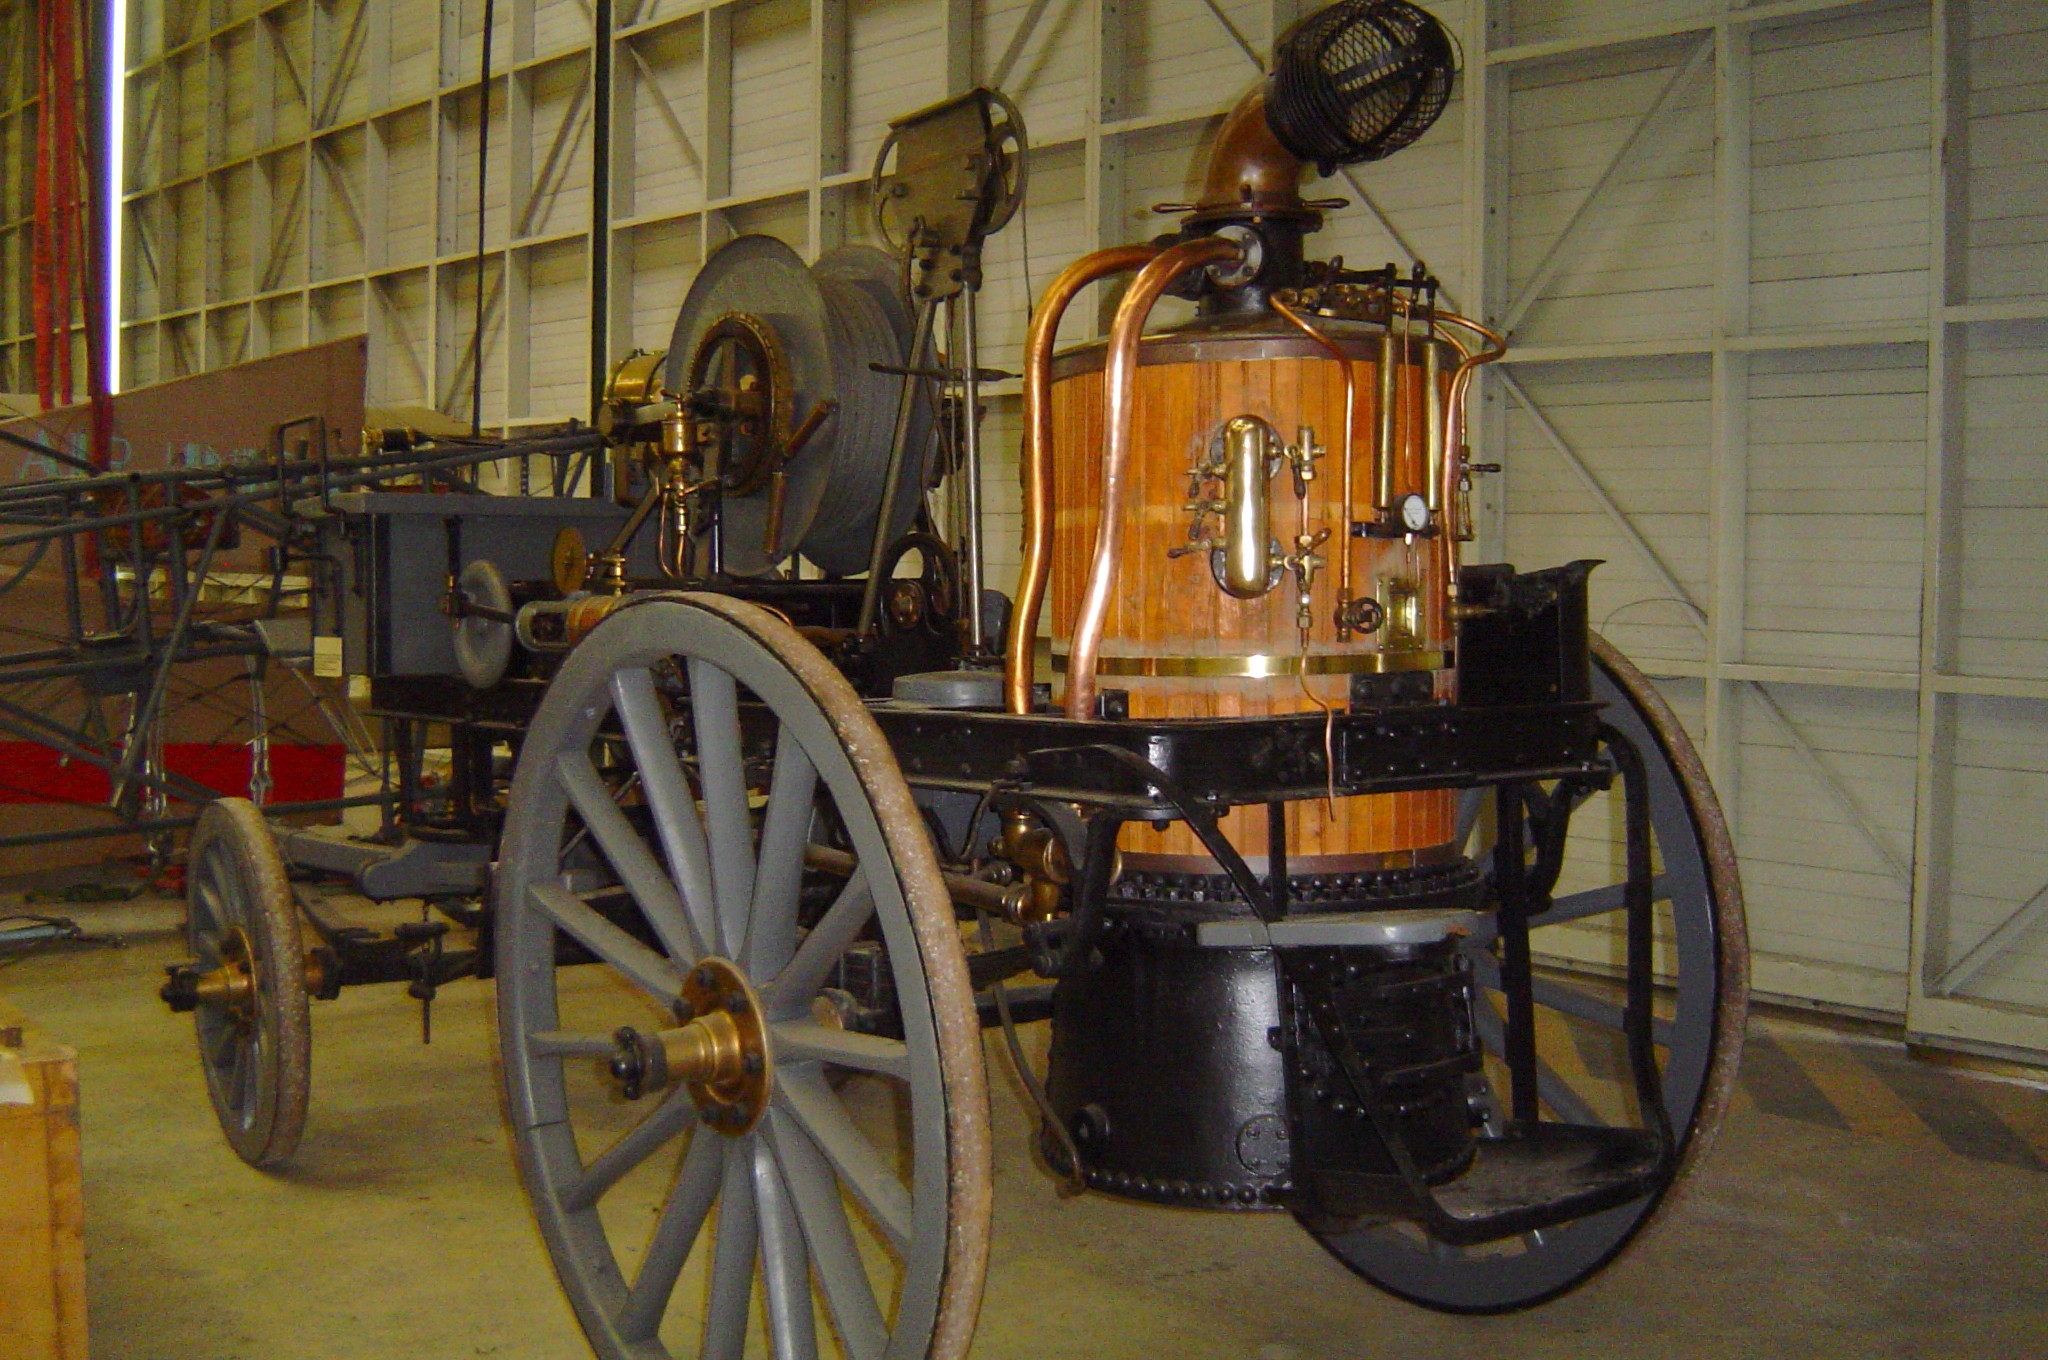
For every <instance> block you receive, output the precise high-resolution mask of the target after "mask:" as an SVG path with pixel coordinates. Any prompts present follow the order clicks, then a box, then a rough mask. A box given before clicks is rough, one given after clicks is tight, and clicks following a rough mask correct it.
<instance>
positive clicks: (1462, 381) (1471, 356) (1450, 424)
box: [1436, 312, 1508, 582]
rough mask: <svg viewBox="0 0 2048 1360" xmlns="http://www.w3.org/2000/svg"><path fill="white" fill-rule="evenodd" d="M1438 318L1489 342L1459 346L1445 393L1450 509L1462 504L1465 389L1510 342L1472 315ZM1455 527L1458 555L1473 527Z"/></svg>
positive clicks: (1444, 502)
mask: <svg viewBox="0 0 2048 1360" xmlns="http://www.w3.org/2000/svg"><path fill="white" fill-rule="evenodd" d="M1436 319H1437V321H1438V323H1439V324H1449V325H1453V326H1459V327H1462V328H1464V329H1465V330H1468V331H1471V332H1473V333H1474V334H1476V335H1478V336H1479V337H1480V338H1481V339H1482V340H1484V341H1485V342H1486V348H1485V349H1482V350H1480V351H1479V352H1478V353H1476V354H1475V353H1472V352H1470V351H1467V350H1465V347H1464V346H1463V345H1459V346H1458V349H1459V350H1460V352H1461V353H1463V354H1464V358H1462V359H1461V360H1460V361H1459V363H1458V367H1457V368H1456V369H1455V370H1454V371H1453V372H1452V374H1451V388H1450V391H1449V392H1447V393H1446V394H1445V396H1444V405H1445V406H1446V407H1447V408H1448V412H1449V413H1448V416H1447V417H1446V419H1445V420H1444V466H1443V478H1444V480H1443V486H1442V487H1441V488H1440V489H1439V491H1438V494H1439V495H1440V496H1441V497H1442V498H1443V499H1442V500H1441V502H1439V503H1440V504H1442V505H1443V506H1444V507H1445V508H1446V509H1447V510H1448V509H1449V508H1450V507H1452V506H1455V505H1456V504H1457V503H1458V500H1457V496H1458V474H1459V472H1460V470H1461V469H1460V466H1459V464H1460V463H1461V462H1462V461H1463V460H1462V459H1460V458H1459V457H1458V450H1459V449H1460V448H1462V447H1463V446H1464V443H1465V391H1466V389H1467V388H1468V387H1470V386H1471V383H1472V374H1473V373H1474V372H1475V371H1476V370H1477V369H1478V368H1479V367H1480V366H1481V365H1483V364H1490V363H1493V362H1494V361H1495V360H1497V359H1499V358H1500V357H1501V356H1502V355H1504V354H1506V353H1507V352H1508V342H1507V339H1506V337H1504V336H1502V335H1501V334H1500V333H1499V332H1498V331H1494V330H1491V329H1489V328H1488V327H1485V326H1482V325H1480V324H1479V323H1478V322H1477V321H1474V320H1472V319H1470V318H1469V317H1463V316H1459V315H1458V314H1456V313H1455V312H1439V313H1438V314H1437V318H1436ZM1453 343H1454V344H1455V343H1456V342H1455V341H1453ZM1451 528H1452V530H1453V535H1454V536H1453V539H1452V545H1451V546H1452V553H1453V554H1454V556H1455V553H1456V539H1455V533H1456V532H1461V531H1464V530H1468V529H1470V528H1471V526H1470V525H1465V524H1459V525H1453V526H1451ZM1456 579H1457V578H1456V574H1455V572H1454V573H1453V575H1452V580H1453V581H1454V582H1455V581H1456Z"/></svg>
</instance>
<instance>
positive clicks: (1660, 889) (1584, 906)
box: [1466, 874, 1671, 948]
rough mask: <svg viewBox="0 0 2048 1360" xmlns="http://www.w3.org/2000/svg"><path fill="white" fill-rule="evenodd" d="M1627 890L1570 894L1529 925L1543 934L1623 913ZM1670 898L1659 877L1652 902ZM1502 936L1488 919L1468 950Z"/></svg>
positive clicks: (1478, 927)
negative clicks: (1575, 923) (1546, 931)
mask: <svg viewBox="0 0 2048 1360" xmlns="http://www.w3.org/2000/svg"><path fill="white" fill-rule="evenodd" d="M1625 886H1626V885H1624V884H1621V883H1610V884H1608V885H1607V886H1605V887H1601V888H1588V889H1586V890H1585V891H1583V892H1575V893H1567V894H1566V895H1565V896H1563V897H1559V898H1556V899H1554V900H1553V901H1552V902H1551V904H1550V906H1549V907H1548V908H1547V909H1546V910H1544V911H1543V912H1542V913H1541V914H1540V915H1536V916H1532V917H1530V918H1529V925H1530V927H1531V929H1536V930H1541V929H1543V928H1545V927H1547V926H1561V925H1568V924H1570V923H1571V922H1573V921H1586V920H1590V919H1592V918H1593V917H1595V916H1605V915H1606V914H1607V913H1609V912H1612V911H1620V910H1621V909H1622V907H1623V906H1625V905H1626V903H1625V902H1624V901H1623V898H1622V892H1623V890H1624V888H1625ZM1670 897H1671V883H1670V880H1669V879H1668V878H1667V877H1666V876H1665V875H1663V874H1658V875H1656V876H1655V877H1654V878H1652V879H1651V880H1650V900H1651V901H1652V902H1664V901H1669V900H1670ZM1498 934H1499V931H1498V930H1497V929H1496V928H1495V922H1494V919H1493V917H1491V916H1487V917H1485V918H1483V919H1482V920H1480V921H1479V922H1478V924H1477V925H1475V926H1474V927H1473V929H1472V932H1471V933H1470V935H1468V936H1467V937H1466V947H1467V948H1472V947H1474V946H1480V945H1489V944H1492V943H1493V941H1494V938H1495V936H1496V935H1498Z"/></svg>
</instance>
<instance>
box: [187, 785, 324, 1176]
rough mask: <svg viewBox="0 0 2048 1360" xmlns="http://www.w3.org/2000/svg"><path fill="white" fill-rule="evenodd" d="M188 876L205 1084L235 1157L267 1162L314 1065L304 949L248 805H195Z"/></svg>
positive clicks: (280, 1155) (289, 1138) (280, 1147)
mask: <svg viewBox="0 0 2048 1360" xmlns="http://www.w3.org/2000/svg"><path fill="white" fill-rule="evenodd" d="M185 874H186V880H185V881H186V895H185V900H186V907H187V914H186V926H185V929H186V939H187V943H188V945H189V947H190V949H191V951H192V956H193V959H194V961H195V962H194V964H193V968H192V971H193V972H194V973H195V974H196V975H197V978H198V983H199V986H198V989H197V998H196V999H197V1004H196V1005H195V1006H194V1007H193V1010H192V1018H193V1024H194V1028H195V1029H196V1030H197V1032H198V1036H199V1061H200V1066H201V1068H202V1069H203V1070H204V1071H205V1073H206V1092H207V1095H208V1096H209V1097H210V1098H211V1099H212V1101H213V1112H214V1114H215V1116H216V1117H217V1118H218V1119H219V1120H220V1128H221V1132H222V1133H223V1134H225V1135H226V1136H227V1140H228V1145H229V1146H230V1147H232V1148H234V1150H235V1154H236V1155H237V1156H239V1157H240V1158H241V1159H242V1160H243V1161H245V1162H247V1163H248V1164H249V1165H251V1166H275V1165H277V1164H278V1163H280V1162H282V1161H284V1160H285V1159H286V1158H287V1157H290V1156H291V1155H292V1153H293V1152H294V1151H296V1150H297V1148H298V1146H299V1136H300V1134H301V1133H303V1132H304V1131H305V1127H306V1102H307V1098H308V1095H309V1092H310V1090H311V1084H312V1065H313V1040H312V1019H311V1016H310V1014H309V1008H308V1005H307V994H306V963H305V952H304V949H303V947H302V945H301V943H300V940H299V918H298V909H297V907H296V906H295V905H294V903H293V901H292V890H291V883H290V881H289V879H288V878H287V877H286V875H285V867H284V859H283V857H282V856H280V855H279V854H278V851H277V842H276V841H275V840H274V839H272V837H271V834H270V828H269V826H268V825H266V824H265V822H264V820H263V814H262V813H261V812H260V811H259V810H258V809H257V807H256V805H255V804H254V803H252V802H250V801H249V800H248V799H246V798H222V799H220V800H218V801H216V802H213V803H209V804H207V806H206V808H205V810H204V811H203V812H201V813H200V814H199V824H198V826H197V827H196V828H195V829H194V830H193V833H192V844H191V848H190V850H189V851H188V854H187V861H186V871H185Z"/></svg>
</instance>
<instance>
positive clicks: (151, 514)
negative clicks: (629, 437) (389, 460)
mask: <svg viewBox="0 0 2048 1360" xmlns="http://www.w3.org/2000/svg"><path fill="white" fill-rule="evenodd" d="M553 442H554V441H547V443H548V445H549V446H550V447H551V446H552V444H553ZM596 442H597V436H595V435H579V436H577V437H576V438H575V440H574V441H573V442H572V443H570V444H569V447H572V448H587V447H590V446H592V445H594V444H595V443H596ZM522 451H525V452H532V451H533V448H532V446H524V445H504V446H501V447H497V448H493V449H491V450H489V451H488V452H483V453H460V454H448V455H446V456H444V457H439V458H434V459H429V460H426V461H412V462H404V463H399V464H395V465H390V466H378V467H375V468H371V469H368V470H365V471H361V472H357V473H352V474H350V475H346V476H330V477H328V478H327V479H326V484H327V485H328V486H330V487H352V486H367V485H369V484H371V483H374V482H382V481H388V480H390V479H391V478H394V477H415V476H425V475H428V474H430V473H434V472H440V471H445V470H447V469H450V468H458V467H467V466H470V465H472V464H476V463H488V462H494V461H496V460H498V459H502V458H514V457H519V456H521V454H522ZM261 482H262V487H263V489H261V490H257V491H240V492H231V493H226V494H222V495H216V496H214V497H212V498H210V499H208V500H204V501H189V502H186V503H185V504H183V505H167V506H160V507H158V508H156V509H152V510H133V511H129V512H127V513H124V514H119V515H96V516H92V517H90V518H87V519H79V520H67V521H65V522H63V523H60V524H54V525H49V526H46V527H44V528H41V529H30V530H24V531H22V532H21V533H15V534H6V535H0V548H12V547H15V546H17V545H19V544H23V543H35V542H38V541H40V540H42V539H46V538H61V537H63V536H65V535H67V534H75V533H84V532H87V531H89V530H95V529H116V528H120V527H122V526H123V525H142V524H150V523H155V522H157V521H160V520H170V519H178V518H180V517H184V516H193V515H200V514H204V513H205V512H207V511H209V510H233V509H236V508H238V507H240V506H243V505H247V504H251V503H254V502H259V501H266V500H271V499H273V498H274V497H275V496H276V494H277V492H276V490H275V487H274V483H275V482H276V478H275V477H272V476H265V477H263V478H262V479H261ZM294 489H297V484H296V483H295V484H294ZM138 537H139V536H138Z"/></svg>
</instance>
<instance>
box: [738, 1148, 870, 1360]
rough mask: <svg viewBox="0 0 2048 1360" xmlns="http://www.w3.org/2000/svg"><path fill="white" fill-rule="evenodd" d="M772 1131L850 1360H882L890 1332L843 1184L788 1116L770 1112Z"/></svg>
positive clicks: (792, 1200) (777, 1155)
mask: <svg viewBox="0 0 2048 1360" xmlns="http://www.w3.org/2000/svg"><path fill="white" fill-rule="evenodd" d="M768 1130H769V1132H768V1137H769V1141H770V1143H771V1145H772V1146H773V1147H774V1149H775V1159H776V1162H777V1164H778V1165H780V1166H781V1168H782V1179H783V1182H784V1183H785V1184H786V1185H787V1186H788V1187H789V1199H790V1203H791V1204H792V1205H793V1206H794V1207H795V1209H796V1216H797V1221H798V1222H800V1223H801V1224H802V1225H803V1230H804V1241H805V1242H807V1243H808V1244H809V1245H810V1249H811V1263H812V1266H813V1268H814V1269H816V1271H817V1273H818V1286H819V1288H820V1289H821V1290H823V1292H824V1295H825V1306H826V1307H827V1308H829V1309H830V1310H831V1312H832V1322H833V1325H834V1326H836V1327H837V1328H838V1329H839V1339H840V1342H841V1343H842V1344H843V1345H844V1347H845V1349H846V1354H847V1357H848V1360H881V1355H882V1352H883V1350H884V1349H885V1348H886V1347H887V1346H888V1344H889V1328H888V1324H887V1323H885V1322H884V1321H883V1320H882V1310H881V1308H880V1307H878V1306H877V1305H876V1303H875V1290H874V1285H873V1283H872V1282H871V1281H870V1280H869V1279H868V1272H867V1265H866V1263H865V1262H863V1261H862V1260H861V1254H860V1246H859V1244H858V1243H856V1242H855V1241H854V1237H853V1225H852V1224H851V1223H850V1222H849V1221H848V1220H847V1217H846V1205H845V1203H844V1202H843V1201H842V1200H841V1199H840V1197H839V1182H838V1180H837V1179H836V1178H834V1176H833V1175H832V1168H831V1166H830V1165H829V1164H828V1163H827V1162H826V1161H825V1155H824V1154H823V1153H822V1152H819V1151H818V1145H817V1144H816V1143H813V1142H812V1141H811V1139H810V1135H808V1134H806V1133H805V1132H804V1131H803V1129H802V1128H800V1127H798V1125H797V1123H796V1121H795V1120H793V1119H791V1118H790V1117H789V1116H788V1115H787V1114H785V1113H784V1112H782V1111H780V1110H770V1111H769V1112H768Z"/></svg>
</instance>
